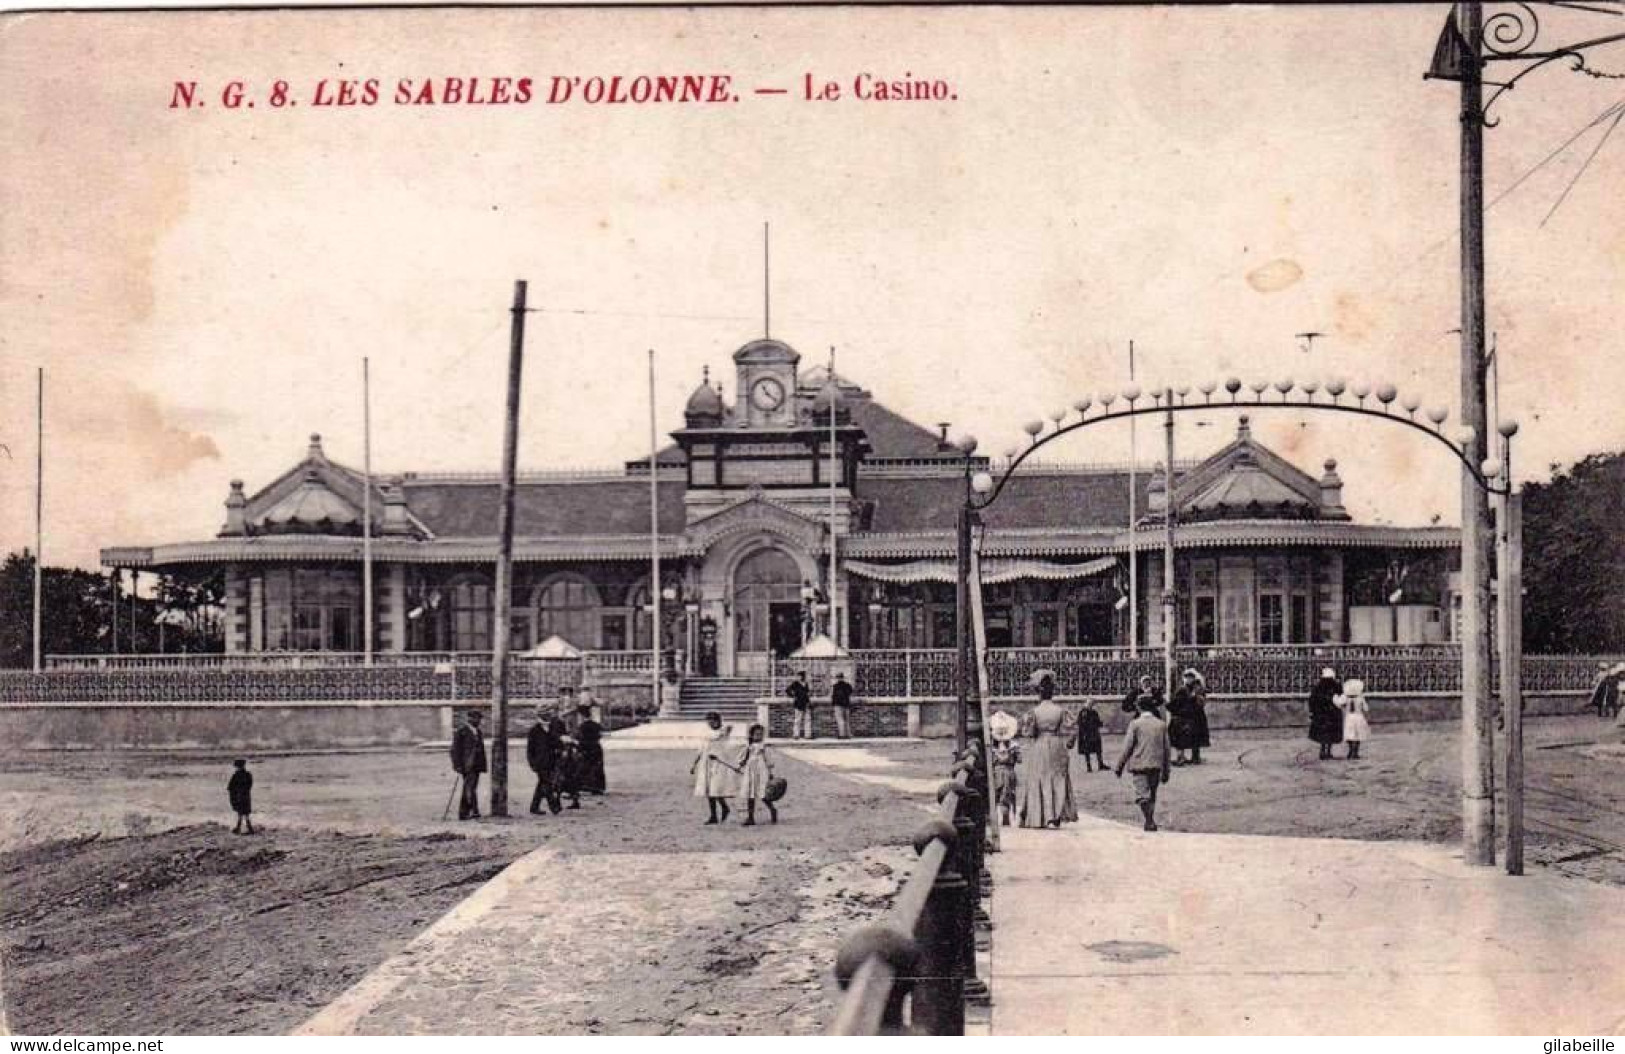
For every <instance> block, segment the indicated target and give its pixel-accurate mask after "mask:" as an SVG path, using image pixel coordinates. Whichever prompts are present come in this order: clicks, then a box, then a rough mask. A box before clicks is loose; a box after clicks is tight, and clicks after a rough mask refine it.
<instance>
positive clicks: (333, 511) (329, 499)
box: [255, 469, 361, 534]
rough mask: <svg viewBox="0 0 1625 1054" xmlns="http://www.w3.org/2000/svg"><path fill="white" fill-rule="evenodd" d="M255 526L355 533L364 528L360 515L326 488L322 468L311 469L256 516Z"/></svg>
mask: <svg viewBox="0 0 1625 1054" xmlns="http://www.w3.org/2000/svg"><path fill="white" fill-rule="evenodd" d="M255 526H256V527H259V528H260V529H262V530H265V531H272V532H287V533H298V534H353V533H356V532H358V531H359V530H360V529H361V517H360V515H359V514H358V513H357V512H356V510H355V509H354V507H352V506H351V505H350V503H349V502H347V501H345V500H344V499H343V498H341V497H339V496H338V495H337V494H334V493H333V492H332V491H331V490H329V489H328V488H327V484H326V483H324V482H322V477H321V474H320V473H319V472H317V471H316V470H315V469H309V470H307V471H306V472H305V478H304V479H303V480H302V481H301V482H300V484H299V486H297V487H295V488H294V489H293V490H291V491H289V492H288V493H287V494H286V495H284V496H283V498H282V499H281V500H280V501H278V502H277V503H276V504H275V505H272V506H271V507H270V508H269V509H266V510H265V512H264V513H263V514H261V515H260V516H259V517H257V518H256V522H255Z"/></svg>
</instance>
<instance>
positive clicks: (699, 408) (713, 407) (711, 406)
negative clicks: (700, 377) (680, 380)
mask: <svg viewBox="0 0 1625 1054" xmlns="http://www.w3.org/2000/svg"><path fill="white" fill-rule="evenodd" d="M722 410H723V407H722V396H721V395H718V394H717V390H716V389H715V388H713V387H711V385H710V383H709V382H708V381H701V382H700V386H699V387H698V388H695V389H694V394H693V395H690V396H689V397H688V405H687V406H685V407H683V414H684V416H687V417H721V416H722Z"/></svg>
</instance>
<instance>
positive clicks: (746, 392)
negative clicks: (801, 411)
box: [734, 338, 801, 428]
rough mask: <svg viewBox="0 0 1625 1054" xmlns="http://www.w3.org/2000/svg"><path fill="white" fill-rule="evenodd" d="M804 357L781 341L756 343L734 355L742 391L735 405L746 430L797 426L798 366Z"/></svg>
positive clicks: (739, 390) (758, 341)
mask: <svg viewBox="0 0 1625 1054" xmlns="http://www.w3.org/2000/svg"><path fill="white" fill-rule="evenodd" d="M800 361H801V356H800V355H799V354H797V353H796V351H795V349H793V348H791V347H790V346H789V345H788V344H784V343H781V342H780V341H777V340H768V339H765V338H764V339H762V340H753V341H751V342H750V343H749V344H746V345H745V346H744V347H742V348H740V349H739V350H738V351H736V352H734V368H735V372H736V375H737V377H738V382H739V389H738V395H737V398H736V400H735V403H734V405H735V406H736V407H738V408H739V409H740V410H741V411H743V417H744V421H743V424H744V427H746V428H786V427H793V426H794V425H795V424H796V399H795V393H796V363H798V362H800Z"/></svg>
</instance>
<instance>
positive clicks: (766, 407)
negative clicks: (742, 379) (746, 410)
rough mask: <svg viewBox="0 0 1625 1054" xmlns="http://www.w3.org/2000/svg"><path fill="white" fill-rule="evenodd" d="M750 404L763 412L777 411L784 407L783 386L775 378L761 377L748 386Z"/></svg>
mask: <svg viewBox="0 0 1625 1054" xmlns="http://www.w3.org/2000/svg"><path fill="white" fill-rule="evenodd" d="M750 403H751V405H752V406H754V407H756V409H758V410H762V411H764V412H770V411H773V410H777V409H778V408H779V407H780V406H783V405H784V385H783V384H780V383H779V381H778V379H777V378H774V377H763V378H762V379H761V380H759V381H757V382H756V383H755V384H753V385H751V386H750Z"/></svg>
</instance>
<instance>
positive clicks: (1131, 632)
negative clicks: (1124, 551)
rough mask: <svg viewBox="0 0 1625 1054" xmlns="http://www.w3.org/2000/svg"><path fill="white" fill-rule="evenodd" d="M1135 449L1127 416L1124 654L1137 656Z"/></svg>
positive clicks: (1131, 362) (1131, 363) (1130, 349)
mask: <svg viewBox="0 0 1625 1054" xmlns="http://www.w3.org/2000/svg"><path fill="white" fill-rule="evenodd" d="M1128 379H1129V381H1130V383H1132V382H1133V381H1134V342H1133V341H1132V340H1131V341H1129V342H1128ZM1137 456H1138V449H1137V447H1136V445H1135V442H1134V418H1132V417H1130V418H1129V419H1128V654H1129V658H1131V659H1135V658H1139V656H1140V553H1139V546H1138V545H1137V544H1135V543H1136V542H1137V541H1138V540H1139V539H1138V538H1137V537H1136V536H1135V533H1134V532H1135V526H1136V522H1137V521H1138V520H1139V508H1138V506H1139V500H1140V498H1139V494H1138V493H1137V491H1138V489H1139V487H1138V483H1137V482H1136V474H1137V472H1138V469H1137V466H1136V465H1135V463H1134V462H1135V458H1136V457H1137Z"/></svg>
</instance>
